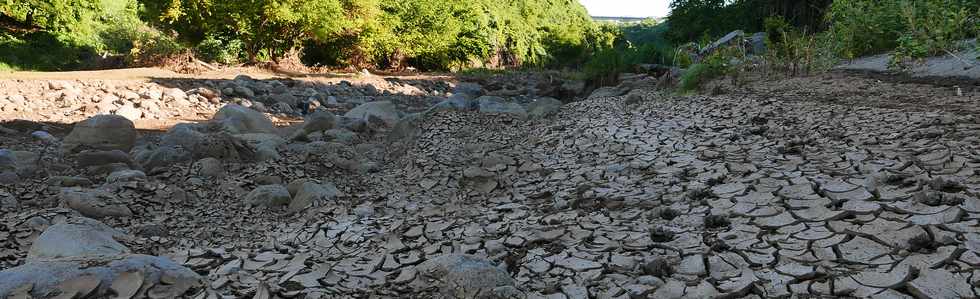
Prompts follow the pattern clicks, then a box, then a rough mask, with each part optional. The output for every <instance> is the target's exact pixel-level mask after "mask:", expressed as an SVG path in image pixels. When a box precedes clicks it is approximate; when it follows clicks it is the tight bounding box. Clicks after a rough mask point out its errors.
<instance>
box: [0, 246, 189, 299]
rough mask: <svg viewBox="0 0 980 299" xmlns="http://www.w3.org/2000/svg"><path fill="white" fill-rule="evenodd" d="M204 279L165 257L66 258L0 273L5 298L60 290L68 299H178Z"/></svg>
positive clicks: (48, 294) (0, 291)
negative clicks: (149, 295)
mask: <svg viewBox="0 0 980 299" xmlns="http://www.w3.org/2000/svg"><path fill="white" fill-rule="evenodd" d="M202 284H203V282H202V279H201V277H200V275H198V274H197V273H194V271H191V270H190V269H187V268H186V267H183V266H181V265H178V264H177V263H174V262H173V261H171V260H169V259H167V258H163V257H155V256H148V255H138V254H122V255H115V256H100V257H84V258H64V259H54V260H44V261H35V262H29V263H27V264H24V265H21V266H18V267H14V268H10V269H7V270H4V271H2V272H0V298H29V296H27V295H30V296H33V297H34V298H52V297H53V296H54V295H56V294H58V293H60V295H67V296H66V297H64V298H147V297H148V294H153V296H152V297H150V298H177V297H180V296H181V295H184V293H186V292H187V291H188V290H190V289H192V288H196V287H200V286H202ZM65 292H69V293H74V296H72V295H71V294H66V293H65ZM110 295H115V296H118V297H109V296H110ZM58 298H61V297H58Z"/></svg>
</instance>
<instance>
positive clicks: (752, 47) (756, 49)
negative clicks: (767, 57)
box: [746, 32, 768, 55]
mask: <svg viewBox="0 0 980 299" xmlns="http://www.w3.org/2000/svg"><path fill="white" fill-rule="evenodd" d="M746 41H747V42H748V44H749V47H748V50H749V51H748V52H749V54H752V55H762V54H766V52H767V51H768V47H767V46H766V33H765V32H756V33H753V34H752V35H751V36H749V37H748V38H747V39H746Z"/></svg>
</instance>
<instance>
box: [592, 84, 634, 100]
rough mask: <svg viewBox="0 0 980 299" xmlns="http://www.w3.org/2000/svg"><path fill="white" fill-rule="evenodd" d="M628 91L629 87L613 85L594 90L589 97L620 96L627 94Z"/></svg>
mask: <svg viewBox="0 0 980 299" xmlns="http://www.w3.org/2000/svg"><path fill="white" fill-rule="evenodd" d="M627 92H629V89H625V88H619V87H611V86H606V87H600V88H597V89H596V90H594V91H592V94H590V95H589V99H597V98H608V97H618V96H621V95H624V94H626V93H627Z"/></svg>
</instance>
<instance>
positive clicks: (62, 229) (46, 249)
mask: <svg viewBox="0 0 980 299" xmlns="http://www.w3.org/2000/svg"><path fill="white" fill-rule="evenodd" d="M124 236H125V235H124V234H123V233H122V232H119V231H117V230H115V229H113V228H111V227H109V226H108V225H105V224H103V223H102V222H99V221H96V220H94V219H88V218H73V219H71V220H69V221H66V222H62V223H58V224H55V225H52V226H51V227H48V228H47V229H46V230H44V232H43V233H41V235H40V236H38V237H37V239H36V240H34V243H33V244H31V248H30V250H28V252H27V260H28V261H29V262H30V261H40V260H51V259H60V258H74V257H92V256H116V255H120V254H124V253H129V252H130V251H129V248H126V246H124V245H122V244H121V243H119V242H118V241H116V239H117V238H123V237H124ZM0 281H3V280H2V279H0Z"/></svg>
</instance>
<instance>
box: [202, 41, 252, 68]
mask: <svg viewBox="0 0 980 299" xmlns="http://www.w3.org/2000/svg"><path fill="white" fill-rule="evenodd" d="M194 54H195V55H196V56H197V58H198V59H201V60H203V61H206V62H217V63H221V64H233V63H237V62H238V61H239V59H240V58H241V57H242V41H240V40H237V39H229V40H222V39H220V38H218V37H216V36H214V35H208V36H207V37H205V38H204V40H202V41H201V42H200V43H198V44H197V46H196V47H194Z"/></svg>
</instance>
